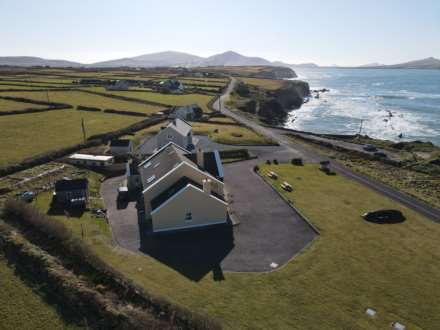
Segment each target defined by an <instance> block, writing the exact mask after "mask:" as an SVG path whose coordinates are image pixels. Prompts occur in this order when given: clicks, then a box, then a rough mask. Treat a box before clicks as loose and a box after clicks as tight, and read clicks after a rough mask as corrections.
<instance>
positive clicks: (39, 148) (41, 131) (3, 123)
mask: <svg viewBox="0 0 440 330" xmlns="http://www.w3.org/2000/svg"><path fill="white" fill-rule="evenodd" d="M81 118H84V122H85V127H86V131H87V135H88V136H91V135H94V134H99V133H105V132H109V131H113V130H116V129H120V128H123V127H126V126H129V125H130V124H133V123H135V122H138V121H140V118H138V117H133V116H124V115H113V114H106V113H100V112H98V113H96V112H88V111H77V110H74V109H69V110H56V111H49V112H42V113H32V114H25V115H12V116H2V117H0V127H1V128H2V129H1V130H0V141H2V144H1V146H0V166H2V165H6V164H8V163H14V162H19V161H21V160H23V159H25V158H29V157H32V156H35V155H37V154H40V153H44V152H47V151H50V150H54V149H57V148H62V147H67V146H69V145H74V144H76V143H80V142H82V140H83V136H82V130H81Z"/></svg>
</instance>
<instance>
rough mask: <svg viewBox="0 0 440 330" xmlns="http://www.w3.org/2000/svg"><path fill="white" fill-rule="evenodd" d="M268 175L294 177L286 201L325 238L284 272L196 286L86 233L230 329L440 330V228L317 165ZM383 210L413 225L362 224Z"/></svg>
mask: <svg viewBox="0 0 440 330" xmlns="http://www.w3.org/2000/svg"><path fill="white" fill-rule="evenodd" d="M268 170H273V171H275V172H277V173H278V174H279V179H278V180H277V181H276V182H275V187H276V188H279V183H280V182H281V181H284V180H286V181H288V182H290V183H291V184H292V186H293V187H294V191H293V192H292V193H284V192H283V194H285V196H286V198H289V199H291V200H293V201H294V203H295V205H296V206H297V207H298V208H299V209H300V210H301V211H302V212H303V213H304V214H305V215H306V216H307V217H308V218H309V219H310V220H311V221H312V222H313V223H314V224H315V225H316V226H317V227H318V228H319V229H320V231H321V235H320V237H319V238H318V239H316V240H315V241H314V242H313V243H312V245H311V246H310V247H309V248H307V249H306V250H305V251H304V252H303V253H301V254H300V255H298V256H297V257H296V258H295V259H294V260H292V261H291V262H290V263H289V264H287V265H286V266H285V267H283V268H281V269H279V270H277V271H275V272H271V273H225V274H224V276H225V279H224V280H223V281H214V279H213V275H212V273H209V274H208V275H206V276H205V277H204V278H203V279H201V280H200V281H199V282H193V281H191V280H189V279H187V278H186V277H184V276H183V275H181V274H180V273H178V272H176V271H175V270H173V269H172V268H170V267H168V266H166V265H165V264H162V263H161V262H160V261H158V260H155V259H154V258H152V257H149V256H147V255H139V254H133V253H130V252H126V251H124V250H122V249H119V248H117V247H115V246H113V245H111V244H110V243H106V240H107V238H106V237H107V234H106V233H105V232H103V233H101V234H100V235H101V236H99V233H96V235H95V236H92V237H90V238H89V237H88V236H86V242H87V243H89V244H90V245H91V246H92V248H93V249H94V250H95V252H96V253H97V254H98V255H99V256H100V257H101V258H103V259H104V260H105V261H106V262H108V263H109V264H110V265H112V266H113V267H115V268H116V269H118V270H119V271H121V272H122V273H124V274H125V275H126V276H127V277H129V278H130V279H132V280H133V281H134V282H135V283H137V284H139V285H141V286H143V287H144V288H145V289H146V290H147V291H148V292H151V293H153V294H155V295H160V296H165V297H167V298H168V299H170V300H172V301H174V302H177V303H180V304H182V305H185V306H187V307H189V308H193V309H195V310H197V311H200V312H205V313H209V314H211V315H213V316H215V317H217V318H219V319H222V320H223V322H224V325H225V327H226V328H229V329H287V328H288V329H320V330H321V329H385V328H388V327H389V324H390V322H392V321H400V322H402V323H404V324H405V325H407V327H408V329H435V328H436V326H437V325H438V324H440V292H439V290H440V277H439V274H440V264H439V263H438V262H437V261H438V260H440V247H439V245H438V237H439V235H440V226H439V225H438V224H435V223H433V222H430V221H428V220H426V219H424V218H423V217H421V216H419V215H418V214H416V213H414V212H411V211H409V210H408V209H406V208H404V207H402V206H400V205H398V204H396V203H394V202H392V201H390V200H387V199H385V198H383V197H382V196H380V195H377V194H376V193H374V192H372V191H370V190H368V189H367V188H365V187H363V186H361V185H359V184H357V183H355V182H352V181H349V180H347V179H345V178H343V177H340V176H326V175H325V174H323V173H322V172H320V171H319V170H318V168H317V166H315V165H307V166H304V167H295V166H292V165H272V166H268V165H261V171H262V173H263V175H264V173H266V172H267V171H268ZM272 183H273V182H272ZM39 200H40V197H39ZM378 208H398V209H400V210H402V211H403V212H404V214H405V215H406V216H407V221H406V222H404V223H401V224H395V225H376V224H372V223H367V222H365V221H364V220H362V219H361V218H360V214H362V213H363V212H365V211H368V210H372V209H378ZM64 221H66V220H64ZM67 223H68V224H70V225H71V226H75V225H77V224H76V222H75V220H69V221H67ZM274 225H276V222H274ZM96 228H98V226H97V227H96ZM96 230H98V229H96ZM75 231H76V230H75ZM98 238H99V239H98ZM367 307H371V308H374V309H376V310H377V312H378V314H377V316H376V317H375V318H374V319H371V318H369V317H367V316H366V315H365V308H367Z"/></svg>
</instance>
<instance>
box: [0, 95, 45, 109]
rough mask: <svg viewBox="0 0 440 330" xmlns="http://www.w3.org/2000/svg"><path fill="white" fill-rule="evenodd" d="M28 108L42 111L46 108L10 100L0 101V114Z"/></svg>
mask: <svg viewBox="0 0 440 330" xmlns="http://www.w3.org/2000/svg"><path fill="white" fill-rule="evenodd" d="M0 96H1V94H0ZM28 108H34V109H44V108H47V106H46V105H41V104H32V103H24V102H15V101H12V100H4V99H0V112H2V111H11V110H23V109H28Z"/></svg>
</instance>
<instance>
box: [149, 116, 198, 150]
mask: <svg viewBox="0 0 440 330" xmlns="http://www.w3.org/2000/svg"><path fill="white" fill-rule="evenodd" d="M156 139H157V148H158V149H160V148H162V147H163V146H165V145H167V144H168V143H170V142H173V143H175V144H177V145H178V146H180V147H182V148H184V149H186V150H190V149H192V148H194V146H193V135H192V126H191V125H190V124H189V123H188V122H186V121H184V120H181V119H178V118H177V119H173V120H172V121H171V122H170V123H169V124H168V125H167V126H166V127H165V128H163V129H161V130H160V131H159V133H157V136H156Z"/></svg>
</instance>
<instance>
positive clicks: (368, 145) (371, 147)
mask: <svg viewBox="0 0 440 330" xmlns="http://www.w3.org/2000/svg"><path fill="white" fill-rule="evenodd" d="M363 149H364V150H365V151H369V152H374V151H377V148H376V146H374V145H372V144H366V145H365V146H364V148H363Z"/></svg>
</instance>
